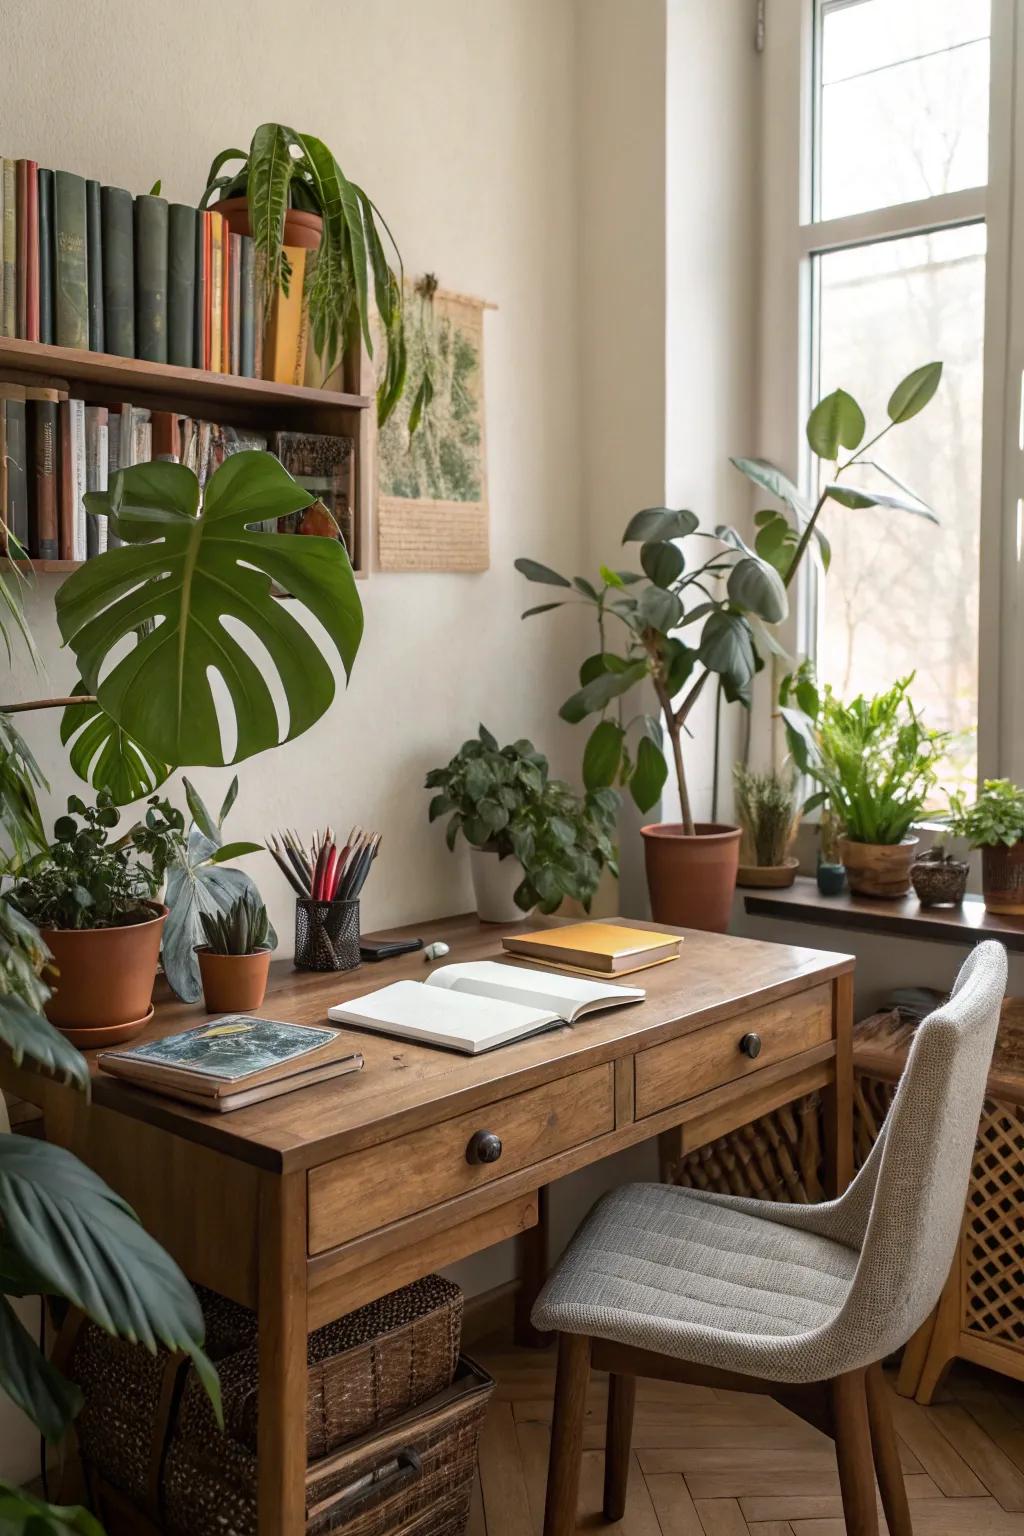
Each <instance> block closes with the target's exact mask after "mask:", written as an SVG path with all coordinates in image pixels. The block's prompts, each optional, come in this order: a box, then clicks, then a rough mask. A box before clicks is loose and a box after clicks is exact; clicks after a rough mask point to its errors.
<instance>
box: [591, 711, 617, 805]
mask: <svg viewBox="0 0 1024 1536" xmlns="http://www.w3.org/2000/svg"><path fill="white" fill-rule="evenodd" d="M624 735H625V732H624V731H623V729H622V726H621V725H619V724H618V723H617V721H615V720H601V721H600V722H599V723H598V724H597V725H595V727H594V729H593V730H592V731H591V733H590V737H589V739H588V741H587V745H586V747H585V748H584V749H583V783H584V785H585V786H586V788H587V789H590V790H594V789H603V788H604V787H605V785H607V784H614V782H615V776H616V774H617V773H618V771H619V759H620V758H621V756H622V738H623V736H624Z"/></svg>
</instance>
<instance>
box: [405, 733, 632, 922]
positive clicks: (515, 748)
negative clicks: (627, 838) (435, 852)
mask: <svg viewBox="0 0 1024 1536" xmlns="http://www.w3.org/2000/svg"><path fill="white" fill-rule="evenodd" d="M425 787H426V788H427V789H433V790H436V791H438V793H436V794H435V795H434V797H433V798H432V800H431V802H430V807H429V816H430V820H431V821H436V820H437V819H438V818H439V817H441V816H448V818H449V819H448V824H447V827H446V829H445V838H446V841H447V843H448V847H449V848H454V847H455V843H456V841H457V839H458V837H459V835H460V833H461V835H462V836H463V837H464V838H465V839H466V841H467V842H468V843H470V844H471V846H473V847H475V848H486V849H488V850H490V851H493V852H494V853H497V854H498V856H499V857H500V858H507V857H508V856H509V855H510V854H513V855H514V856H515V857H516V858H517V859H518V860H519V862H520V863H521V864H522V866H523V870H524V880H523V882H522V884H521V885H520V886H519V889H518V890H517V891H516V898H515V899H516V903H517V904H518V905H519V906H520V907H522V909H523V911H524V912H525V911H529V910H530V909H531V908H533V907H534V906H540V908H541V910H542V911H545V912H553V911H554V910H555V908H556V907H557V906H558V905H559V904H560V902H561V901H562V898H563V897H564V896H574V897H575V898H576V899H577V900H578V901H580V902H582V903H583V905H584V906H585V907H587V908H588V909H589V906H590V902H591V900H592V899H593V895H594V892H595V891H596V889H597V884H598V881H599V880H600V878H601V870H602V868H603V867H604V866H605V865H608V867H609V868H610V869H611V870H612V871H613V873H617V866H616V862H615V849H614V846H613V844H612V841H611V837H612V830H613V827H614V824H615V817H616V813H617V811H618V806H619V797H618V795H617V794H616V792H615V790H613V789H611V788H610V787H609V786H608V784H607V783H605V784H603V785H596V786H595V787H593V788H591V787H590V786H588V790H587V793H586V795H585V796H584V797H583V798H582V799H581V798H580V796H578V795H577V794H575V793H574V791H573V790H572V789H571V788H570V787H569V785H568V784H566V783H565V782H564V781H563V780H561V779H552V778H550V777H549V774H548V761H547V758H546V757H545V756H544V755H543V753H541V752H538V751H537V750H536V749H535V747H534V746H533V744H532V742H529V741H526V740H525V739H520V740H519V741H515V742H512V743H511V745H509V746H507V747H499V746H498V742H497V738H496V737H495V736H493V735H492V733H491V732H490V731H489V730H487V728H486V727H485V726H483V725H481V726H480V729H479V733H478V735H477V736H475V737H471V738H470V740H469V741H465V742H463V744H462V746H461V747H460V748H459V750H458V752H457V753H456V754H455V756H454V757H453V758H452V759H451V761H450V762H449V763H448V764H447V766H446V767H444V768H432V769H431V770H430V772H429V773H428V774H427V777H426V782H425Z"/></svg>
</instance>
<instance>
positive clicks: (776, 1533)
mask: <svg viewBox="0 0 1024 1536" xmlns="http://www.w3.org/2000/svg"><path fill="white" fill-rule="evenodd" d="M747 1530H748V1531H749V1532H750V1536H793V1527H792V1526H791V1525H790V1523H789V1521H788V1520H761V1521H759V1522H758V1523H757V1524H756V1525H751V1523H750V1521H749V1520H748V1521H747Z"/></svg>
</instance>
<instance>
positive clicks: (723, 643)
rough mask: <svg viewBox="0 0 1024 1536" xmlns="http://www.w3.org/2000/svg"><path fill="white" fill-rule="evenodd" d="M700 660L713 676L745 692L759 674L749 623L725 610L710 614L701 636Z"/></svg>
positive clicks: (721, 609) (720, 609)
mask: <svg viewBox="0 0 1024 1536" xmlns="http://www.w3.org/2000/svg"><path fill="white" fill-rule="evenodd" d="M700 659H701V661H702V662H703V663H704V665H705V666H706V667H707V668H708V670H709V671H710V672H719V673H721V674H722V676H723V677H728V678H729V680H730V682H731V683H732V686H733V687H734V688H736V689H741V688H745V687H746V685H747V683H749V681H750V679H751V678H752V677H753V675H754V672H755V670H756V667H755V662H754V645H753V640H752V638H751V633H750V626H749V625H748V624H747V622H746V620H745V619H743V618H742V617H741V616H740V615H739V614H737V613H729V612H728V611H727V610H726V609H724V608H719V609H718V610H717V611H716V612H715V613H712V614H709V615H708V618H707V622H706V623H705V625H704V630H703V633H702V635H701V642H700Z"/></svg>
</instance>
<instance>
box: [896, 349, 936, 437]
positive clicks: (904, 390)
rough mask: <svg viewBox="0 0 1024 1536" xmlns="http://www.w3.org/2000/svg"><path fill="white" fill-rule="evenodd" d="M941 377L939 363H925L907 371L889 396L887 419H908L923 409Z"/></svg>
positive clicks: (898, 420)
mask: <svg viewBox="0 0 1024 1536" xmlns="http://www.w3.org/2000/svg"><path fill="white" fill-rule="evenodd" d="M941 378H942V364H941V363H925V365H924V367H923V368H915V369H914V371H913V373H908V374H907V376H906V378H905V379H901V380H900V382H899V383H898V384H897V385H896V388H895V389H894V390H893V392H892V394H891V395H890V396H889V404H888V406H887V407H886V409H887V410H888V413H889V420H890V421H891V422H893V423H894V424H895V423H897V422H901V421H909V420H910V418H911V416H916V415H917V413H918V411H923V410H924V408H925V406H926V405H927V404H928V402H929V400H930V399H931V398H932V396H933V395H934V393H935V391H936V390H937V389H938V387H939V380H940V379H941Z"/></svg>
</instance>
